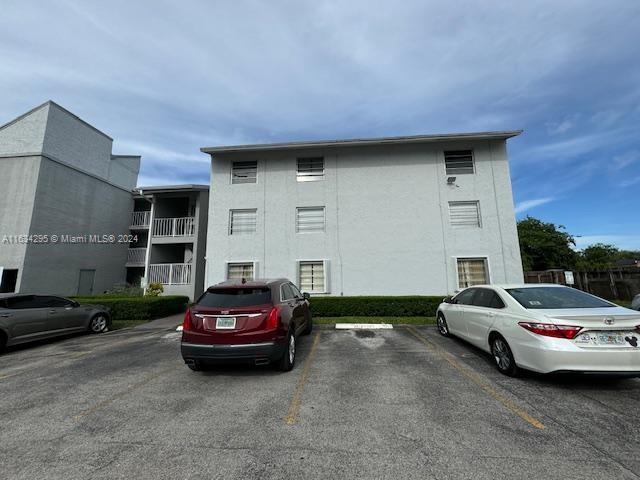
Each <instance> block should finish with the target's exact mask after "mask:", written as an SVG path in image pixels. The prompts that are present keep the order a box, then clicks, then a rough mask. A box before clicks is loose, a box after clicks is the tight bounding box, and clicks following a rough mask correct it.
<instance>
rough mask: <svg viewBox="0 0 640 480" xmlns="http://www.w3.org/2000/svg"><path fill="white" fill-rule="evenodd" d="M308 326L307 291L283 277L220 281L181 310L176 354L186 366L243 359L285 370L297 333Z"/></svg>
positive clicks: (293, 353)
mask: <svg viewBox="0 0 640 480" xmlns="http://www.w3.org/2000/svg"><path fill="white" fill-rule="evenodd" d="M312 327H313V323H312V320H311V310H310V308H309V294H307V293H305V294H301V293H300V290H298V288H297V287H296V286H295V285H294V284H293V283H291V282H290V281H289V280H287V279H286V278H279V279H276V280H254V281H244V280H242V281H228V282H223V283H219V284H217V285H214V286H213V287H209V288H208V289H207V291H206V292H204V294H202V296H201V297H200V298H199V299H198V300H197V301H196V302H195V303H194V304H193V305H191V306H190V307H189V308H188V309H187V313H186V314H185V317H184V323H183V325H182V344H181V351H182V358H183V359H184V362H185V363H186V364H187V366H188V367H189V368H190V369H191V370H200V369H201V368H202V366H203V365H205V364H207V363H213V362H220V361H236V360H237V361H243V360H244V361H250V362H253V363H254V364H255V365H264V364H267V363H272V364H274V365H275V366H277V367H278V368H279V369H280V370H283V371H288V370H291V369H292V368H293V365H294V363H295V358H296V339H297V337H298V335H301V334H302V335H306V334H309V333H311V329H312Z"/></svg>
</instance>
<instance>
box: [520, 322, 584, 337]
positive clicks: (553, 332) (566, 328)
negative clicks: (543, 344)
mask: <svg viewBox="0 0 640 480" xmlns="http://www.w3.org/2000/svg"><path fill="white" fill-rule="evenodd" d="M518 325H520V326H521V327H522V328H524V329H526V330H529V331H530V332H533V333H535V334H537V335H543V336H545V337H554V338H568V339H569V340H572V339H574V338H576V335H578V333H579V332H580V330H582V327H576V326H575V325H556V324H553V323H532V322H518Z"/></svg>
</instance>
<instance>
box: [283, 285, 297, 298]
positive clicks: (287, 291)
mask: <svg viewBox="0 0 640 480" xmlns="http://www.w3.org/2000/svg"><path fill="white" fill-rule="evenodd" d="M280 296H281V300H282V301H283V302H285V301H287V300H293V299H294V298H295V295H294V293H293V290H292V289H291V285H289V284H288V283H283V284H282V285H280Z"/></svg>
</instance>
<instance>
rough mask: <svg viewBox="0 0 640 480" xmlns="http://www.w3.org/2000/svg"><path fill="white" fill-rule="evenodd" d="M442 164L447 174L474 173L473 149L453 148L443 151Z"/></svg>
mask: <svg viewBox="0 0 640 480" xmlns="http://www.w3.org/2000/svg"><path fill="white" fill-rule="evenodd" d="M444 164H445V167H446V170H447V175H464V174H466V173H474V170H473V151H472V150H453V151H449V152H444Z"/></svg>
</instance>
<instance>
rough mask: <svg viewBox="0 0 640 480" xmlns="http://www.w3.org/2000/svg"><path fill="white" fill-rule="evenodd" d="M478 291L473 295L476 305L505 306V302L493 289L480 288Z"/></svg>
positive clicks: (488, 306)
mask: <svg viewBox="0 0 640 480" xmlns="http://www.w3.org/2000/svg"><path fill="white" fill-rule="evenodd" d="M477 290H478V292H477V293H476V295H475V297H473V302H472V303H473V305H475V306H476V307H487V308H504V303H503V302H502V300H501V299H500V297H499V296H498V294H497V293H496V292H494V291H493V290H489V289H487V288H478V289H477Z"/></svg>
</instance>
